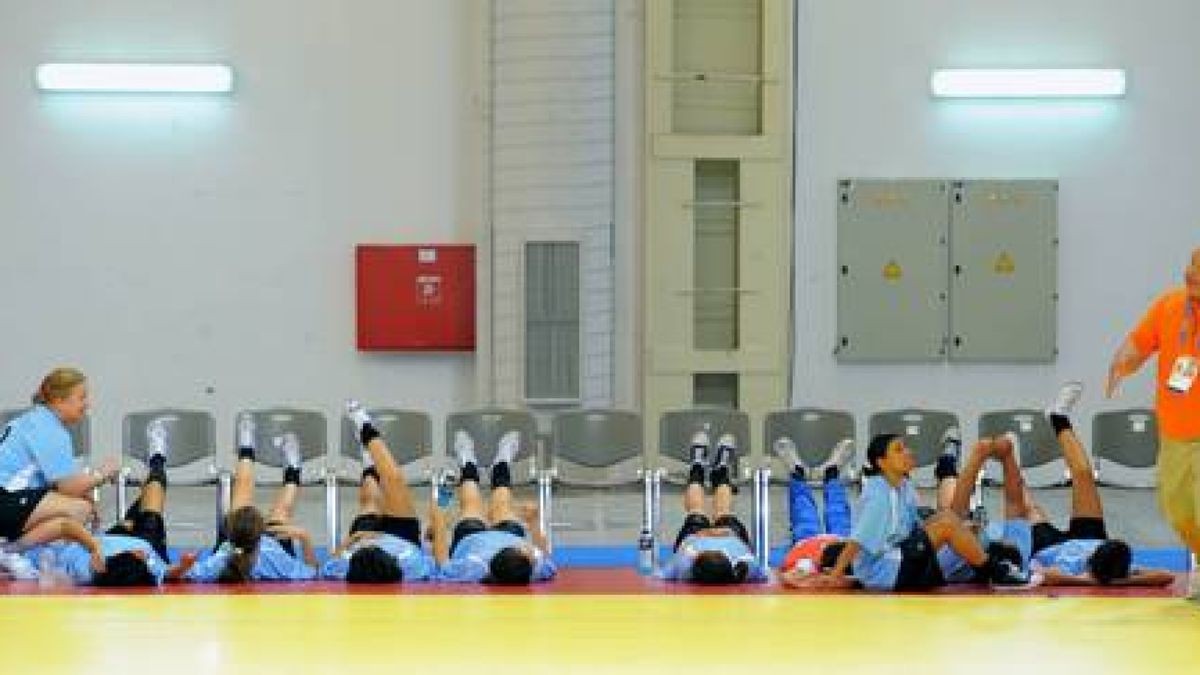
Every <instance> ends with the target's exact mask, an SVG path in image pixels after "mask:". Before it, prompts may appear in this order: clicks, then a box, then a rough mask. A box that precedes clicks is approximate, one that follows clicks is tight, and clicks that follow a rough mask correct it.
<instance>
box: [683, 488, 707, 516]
mask: <svg viewBox="0 0 1200 675" xmlns="http://www.w3.org/2000/svg"><path fill="white" fill-rule="evenodd" d="M683 512H684V513H704V485H702V484H700V483H688V484H687V487H685V488H684V489H683Z"/></svg>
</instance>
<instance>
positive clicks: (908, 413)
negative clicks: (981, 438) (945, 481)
mask: <svg viewBox="0 0 1200 675" xmlns="http://www.w3.org/2000/svg"><path fill="white" fill-rule="evenodd" d="M957 426H958V416H957V415H955V414H954V413H950V412H945V411H942V410H923V409H921V408H904V409H900V410H885V411H883V412H878V413H875V414H874V415H871V420H870V423H869V424H868V427H869V429H870V434H871V438H874V437H875V436H877V435H879V434H898V435H900V436H902V437H903V438H904V444H905V445H907V446H908V447H909V449H910V450H912V453H913V457H915V458H916V460H917V466H918V467H924V466H931V465H933V464H934V463H935V462H936V461H937V458H938V455H939V454H941V452H942V448H941V441H942V434H944V433H945V432H946V429H949V428H950V427H957ZM867 442H868V443H869V442H870V440H869V439H868V441H867Z"/></svg>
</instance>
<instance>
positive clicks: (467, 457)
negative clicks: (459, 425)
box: [454, 429, 479, 466]
mask: <svg viewBox="0 0 1200 675" xmlns="http://www.w3.org/2000/svg"><path fill="white" fill-rule="evenodd" d="M454 456H455V457H458V465H459V466H466V465H468V464H474V465H476V466H478V465H479V460H478V459H476V458H475V440H474V439H472V438H471V434H468V433H467V432H466V431H465V430H463V429H457V430H455V432H454Z"/></svg>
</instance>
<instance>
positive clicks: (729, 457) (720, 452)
mask: <svg viewBox="0 0 1200 675" xmlns="http://www.w3.org/2000/svg"><path fill="white" fill-rule="evenodd" d="M736 452H737V438H736V437H734V435H733V434H721V437H720V438H718V439H717V454H716V456H715V457H713V463H712V465H713V467H718V466H729V465H730V464H732V463H733V455H734V453H736Z"/></svg>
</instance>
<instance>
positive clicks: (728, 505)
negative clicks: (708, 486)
mask: <svg viewBox="0 0 1200 675" xmlns="http://www.w3.org/2000/svg"><path fill="white" fill-rule="evenodd" d="M732 515H733V487H732V486H731V485H729V484H728V483H722V484H721V485H718V486H717V487H716V488H715V489H714V490H713V520H714V521H715V520H716V519H717V518H720V517H721V516H732Z"/></svg>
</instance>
